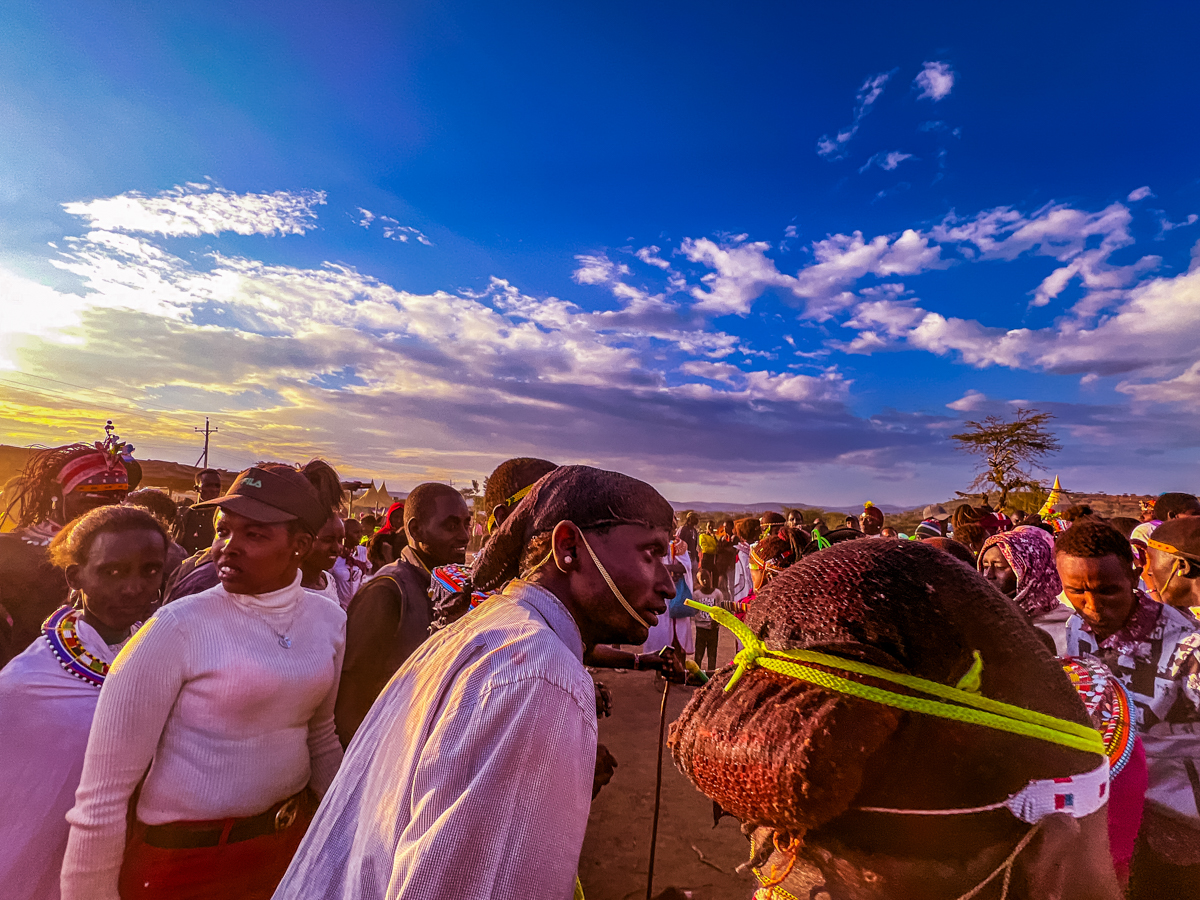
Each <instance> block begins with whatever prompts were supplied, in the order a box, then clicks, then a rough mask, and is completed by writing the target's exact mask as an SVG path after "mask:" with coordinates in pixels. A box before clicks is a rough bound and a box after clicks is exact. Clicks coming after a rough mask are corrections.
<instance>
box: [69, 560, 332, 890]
mask: <svg viewBox="0 0 1200 900" xmlns="http://www.w3.org/2000/svg"><path fill="white" fill-rule="evenodd" d="M280 634H283V635H286V636H287V637H288V638H289V639H290V641H291V644H292V646H291V648H290V649H285V648H284V647H283V646H282V645H281V639H280V638H279V636H278V635H280ZM345 641H346V614H345V613H344V612H343V611H342V610H341V608H340V607H339V606H338V605H337V604H335V603H330V602H329V600H328V599H326V598H325V597H321V596H318V595H316V594H313V593H311V592H309V591H306V590H304V589H303V588H302V587H300V573H299V572H297V573H296V580H295V581H293V582H292V584H291V585H289V586H288V587H286V588H284V589H283V590H280V591H275V592H273V593H270V594H261V595H257V596H248V595H241V594H230V593H228V592H227V591H226V590H225V588H223V587H222V586H220V585H217V586H216V587H214V588H212V589H210V590H207V591H203V592H202V593H199V594H193V595H192V596H190V597H183V598H181V599H179V600H176V601H175V602H174V603H169V604H167V605H166V606H164V607H162V608H161V609H159V610H158V612H156V613H155V614H154V616H153V617H152V618H151V619H150V621H149V622H147V623H146V624H145V625H144V626H142V629H141V631H139V632H138V634H137V636H136V637H135V638H134V639H133V640H131V641H130V642H129V643H128V644H127V645H126V646H125V648H124V649H123V650H122V651H121V653H120V654H119V655H118V656H117V659H116V662H115V663H114V664H113V666H112V670H111V671H110V672H109V675H108V678H107V679H106V680H105V683H104V687H103V689H102V690H101V691H100V702H99V704H98V705H97V707H96V716H95V719H94V721H93V723H92V732H91V736H90V737H89V739H88V747H87V753H86V754H85V756H84V762H83V775H82V778H81V779H80V784H79V790H78V792H77V794H76V803H75V807H74V808H73V809H72V810H71V811H70V812H69V813H68V814H67V821H68V822H69V823H70V825H71V834H70V837H69V838H68V840H67V852H66V856H65V858H64V860H63V872H62V893H63V898H64V900H118V894H117V876H118V874H119V872H120V869H121V860H122V857H123V855H124V850H125V815H126V808H127V806H128V803H129V798H130V796H131V795H132V794H133V790H134V788H135V787H136V785H137V783H138V781H139V780H140V779H141V778H142V775H143V774H145V773H146V770H147V767H149V773H148V774H146V780H145V782H144V783H143V785H142V792H141V795H140V798H139V800H138V806H137V817H138V819H140V820H141V821H142V822H145V823H147V824H149V825H158V824H162V823H164V822H178V821H196V820H206V819H223V818H227V817H242V816H251V815H255V814H257V813H260V812H262V811H263V810H265V809H267V808H268V807H270V806H271V805H272V804H274V803H277V802H278V801H280V800H283V799H284V798H286V797H290V796H291V795H293V794H296V793H298V792H299V791H301V790H303V789H304V787H305V785H311V786H312V788H313V790H315V791H316V792H317V794H318V795H321V794H322V793H324V791H325V789H326V788H327V787H328V785H329V783H330V782H331V781H332V780H333V776H334V773H335V772H336V771H337V767H338V763H339V762H340V761H341V757H342V748H341V744H339V743H338V739H337V735H336V734H335V733H334V728H333V705H334V700H335V699H336V697H337V684H338V675H339V673H340V671H341V666H342V651H343V648H344V646H345ZM152 762H153V765H151V763H152Z"/></svg>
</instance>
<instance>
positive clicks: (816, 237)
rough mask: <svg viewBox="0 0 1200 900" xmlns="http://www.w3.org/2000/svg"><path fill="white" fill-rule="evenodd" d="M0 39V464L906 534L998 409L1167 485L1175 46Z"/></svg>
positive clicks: (462, 23)
mask: <svg viewBox="0 0 1200 900" xmlns="http://www.w3.org/2000/svg"><path fill="white" fill-rule="evenodd" d="M0 13H2V14H3V16H4V21H5V23H6V26H5V29H4V30H3V32H2V33H0V122H2V123H3V128H0V406H2V407H3V414H2V416H0V441H4V442H8V443H22V444H27V443H32V442H35V441H36V442H42V443H47V442H53V441H58V440H67V439H72V438H76V437H84V438H87V439H91V438H92V435H93V433H94V432H96V430H97V428H96V423H97V421H100V423H101V424H102V420H103V418H106V417H108V416H110V415H111V416H112V417H113V418H114V419H116V420H117V422H118V424H119V425H120V426H121V430H122V432H123V433H124V434H125V436H126V437H128V438H130V439H131V440H133V441H134V443H136V444H137V445H138V447H139V453H141V454H143V455H153V456H160V457H166V458H174V459H180V460H182V461H186V462H192V461H194V458H195V456H196V454H197V452H198V451H197V450H196V449H195V441H194V439H193V438H194V435H192V434H191V433H189V432H188V430H187V429H189V428H190V427H191V426H192V425H193V424H197V423H200V422H202V418H203V416H204V415H206V414H207V415H210V416H212V417H213V419H214V420H215V422H216V424H218V425H219V426H220V427H221V428H222V435H221V437H220V438H219V440H218V441H217V443H216V444H215V447H216V448H217V449H216V450H215V451H214V461H215V462H217V463H219V464H221V465H226V466H230V467H238V466H241V465H244V464H247V463H249V462H252V461H254V460H255V459H258V458H285V459H290V460H300V459H304V458H307V457H308V456H310V455H312V454H314V453H320V454H322V455H326V456H328V457H329V458H331V459H333V460H334V461H335V462H337V463H338V464H339V466H340V467H341V468H342V470H343V471H344V472H345V473H346V474H347V475H363V476H368V477H369V476H374V477H386V478H387V479H388V482H389V485H390V486H393V487H404V488H407V487H411V486H412V485H414V484H416V483H417V482H419V481H421V480H426V479H430V478H435V479H446V478H453V479H455V480H456V481H458V480H461V479H469V478H472V477H475V478H481V477H482V476H483V475H484V474H486V473H487V472H488V471H490V469H491V468H492V467H493V466H494V465H495V464H496V463H497V462H499V461H500V460H502V459H504V458H506V457H508V456H512V455H538V456H545V457H548V458H550V459H554V460H556V461H561V462H587V463H592V464H596V465H603V466H607V467H612V468H618V469H621V470H623V471H628V472H630V473H632V474H637V475H640V476H641V477H644V478H647V479H648V480H651V481H653V482H654V483H656V484H658V485H660V486H661V487H662V488H663V489H664V491H666V492H667V493H668V495H669V496H672V497H673V498H675V499H697V500H699V499H712V500H746V501H758V500H767V499H775V500H804V501H808V502H814V503H816V502H823V503H842V504H844V503H854V502H858V501H861V500H864V499H868V498H870V499H872V500H875V501H876V502H889V503H901V504H905V503H921V502H925V501H926V500H934V499H941V498H945V497H948V496H950V495H951V494H952V492H953V491H954V490H956V489H962V488H965V486H966V484H967V483H968V482H969V480H970V477H971V464H970V461H969V460H967V459H965V458H963V457H961V456H959V455H958V454H956V453H955V452H954V451H953V448H952V447H951V446H950V443H949V441H948V440H947V435H949V434H951V433H953V432H954V431H956V430H958V428H959V427H960V425H961V423H962V422H963V421H964V420H965V419H969V418H973V417H979V416H983V415H987V414H990V413H996V414H1001V415H1004V414H1008V413H1009V412H1011V410H1012V409H1013V408H1014V407H1015V406H1017V405H1026V406H1033V407H1036V408H1039V409H1044V410H1047V411H1050V412H1053V413H1054V414H1055V415H1056V416H1057V417H1058V418H1057V420H1056V423H1055V427H1056V430H1057V431H1058V433H1059V435H1060V437H1061V438H1062V440H1063V442H1064V444H1065V450H1064V452H1063V453H1062V454H1061V455H1060V456H1059V457H1058V458H1057V459H1056V460H1055V461H1054V462H1053V463H1052V469H1053V471H1054V472H1058V473H1061V474H1062V476H1063V480H1064V483H1065V484H1067V486H1068V487H1071V488H1075V489H1078V490H1107V491H1113V492H1121V491H1135V492H1150V491H1160V490H1168V489H1176V490H1178V489H1184V490H1193V491H1194V490H1196V489H1197V488H1198V487H1200V485H1197V484H1196V481H1197V479H1196V476H1195V474H1194V471H1195V467H1194V461H1195V457H1196V449H1197V445H1198V443H1200V428H1197V426H1196V425H1195V424H1193V423H1194V421H1195V413H1196V411H1197V407H1198V406H1200V352H1198V351H1197V349H1196V348H1197V341H1198V339H1200V266H1197V267H1196V268H1195V270H1190V267H1192V266H1193V247H1194V246H1195V245H1196V243H1197V241H1198V240H1200V222H1198V221H1197V219H1196V216H1197V214H1200V166H1198V163H1200V160H1198V158H1197V157H1198V154H1197V149H1196V148H1197V137H1198V134H1197V132H1198V130H1200V127H1198V126H1197V124H1196V122H1195V116H1194V114H1193V113H1194V110H1195V109H1196V106H1197V97H1196V93H1197V85H1198V83H1200V77H1198V76H1197V74H1196V72H1195V67H1194V65H1193V63H1192V62H1191V60H1192V59H1193V56H1194V54H1193V51H1192V47H1191V46H1190V43H1191V38H1192V36H1194V35H1195V34H1196V33H1197V31H1198V26H1200V22H1198V21H1197V19H1198V18H1200V14H1198V13H1197V12H1196V11H1194V10H1193V9H1191V8H1190V7H1187V6H1185V5H1183V4H1172V5H1166V4H1163V5H1153V4H1152V5H1149V6H1148V7H1145V8H1140V9H1137V10H1131V9H1129V8H1128V7H1124V6H1117V5H1115V4H1095V3H1093V4H1086V5H1085V4H1053V5H1046V4H1036V5H1035V4H1016V5H1010V6H1007V7H1005V8H1004V9H1003V10H1002V11H999V12H998V11H997V10H996V9H990V8H989V9H984V8H980V9H978V10H975V9H968V8H966V7H963V6H962V5H961V4H954V5H951V4H926V5H924V6H923V7H921V9H920V10H913V9H904V8H900V7H897V6H895V5H894V4H886V5H885V4H865V5H859V6H856V7H853V8H842V7H836V6H835V5H832V4H820V5H818V4H783V3H763V4H753V5H747V4H742V5H740V6H738V7H737V8H734V7H731V6H730V5H728V4H695V3H690V4H666V3H664V4H654V5H651V6H649V7H648V6H647V5H646V4H636V5H635V4H619V3H605V4H594V5H585V4H530V3H526V4H508V5H497V4H467V3H447V2H441V3H436V4H435V3H409V4H403V5H400V4H386V5H384V4H380V5H376V6H362V5H359V6H355V5H350V4H336V5H335V4H314V3H309V4H303V3H294V2H293V3H288V4H283V3H279V4H264V3H257V4H256V3H240V4H237V5H236V6H235V5H233V4H218V3H208V4H203V5H201V4H187V3H178V4H170V5H167V6H166V7H164V8H163V9H159V10H150V11H148V10H146V9H139V8H135V6H134V5H132V4H100V3H94V4H86V5H83V6H80V5H78V4H54V3H42V4H36V5H31V4H4V5H3V6H0ZM1198 258H1200V257H1198Z"/></svg>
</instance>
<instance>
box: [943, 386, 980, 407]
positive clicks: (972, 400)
mask: <svg viewBox="0 0 1200 900" xmlns="http://www.w3.org/2000/svg"><path fill="white" fill-rule="evenodd" d="M987 402H988V398H987V394H984V393H981V392H980V391H976V390H968V391H967V392H966V393H965V394H963V395H962V396H961V397H959V398H958V399H957V400H955V401H954V402H953V403H947V404H946V406H947V407H948V408H950V409H953V410H954V411H956V412H975V411H976V410H979V409H982V408H983V407H984V406H986V405H987Z"/></svg>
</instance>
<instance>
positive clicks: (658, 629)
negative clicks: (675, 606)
mask: <svg viewBox="0 0 1200 900" xmlns="http://www.w3.org/2000/svg"><path fill="white" fill-rule="evenodd" d="M663 562H664V563H672V562H677V563H680V564H681V565H682V566H683V580H684V583H685V584H687V586H688V592H689V593H690V592H691V591H692V590H693V588H692V559H691V556H690V555H689V554H688V551H687V544H685V543H684V542H683V541H680V540H675V541H672V542H671V552H670V553H669V554H668V555H666V556H664V557H663ZM676 641H678V642H679V646H680V647H682V648H683V652H684V653H687V654H689V655H690V654H692V653H695V652H696V626H695V625H694V624H693V623H692V619H691V617H688V618H686V619H672V618H671V614H670V611H668V612H665V613H663V614H662V615H661V616H659V617H658V621H657V622H655V623H654V627H653V628H651V629H650V633H649V634H648V635H647V636H646V643H644V644H643V645H642V652H643V653H658V652H659V651H660V650H662V649H663V648H664V647H669V646H671V645H672V644H673V643H675V642H676Z"/></svg>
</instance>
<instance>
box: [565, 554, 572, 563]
mask: <svg viewBox="0 0 1200 900" xmlns="http://www.w3.org/2000/svg"><path fill="white" fill-rule="evenodd" d="M570 561H571V557H569V556H564V557H563V562H565V563H569V562H570Z"/></svg>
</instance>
